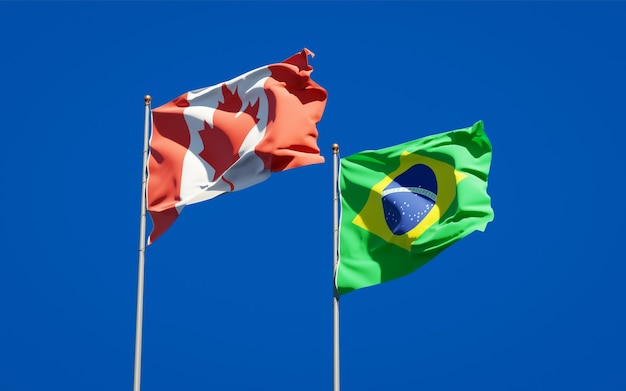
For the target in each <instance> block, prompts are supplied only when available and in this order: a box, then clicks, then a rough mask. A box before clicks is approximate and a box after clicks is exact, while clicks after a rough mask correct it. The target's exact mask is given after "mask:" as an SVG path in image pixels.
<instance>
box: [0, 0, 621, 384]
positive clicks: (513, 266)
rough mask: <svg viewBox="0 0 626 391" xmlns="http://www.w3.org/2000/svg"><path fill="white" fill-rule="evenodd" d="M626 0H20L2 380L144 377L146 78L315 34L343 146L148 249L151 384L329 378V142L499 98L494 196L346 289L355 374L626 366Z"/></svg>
mask: <svg viewBox="0 0 626 391" xmlns="http://www.w3.org/2000/svg"><path fill="white" fill-rule="evenodd" d="M625 17H626V3H624V2H608V1H607V2H440V3H439V2H384V3H383V2H352V1H345V2H298V3H291V2H260V1H259V2H228V3H227V2H181V3H173V2H147V1H146V2H1V3H0V37H1V38H0V50H1V52H2V58H3V60H2V67H1V70H2V72H0V86H1V87H2V92H3V93H2V95H1V96H0V113H1V115H2V128H1V131H2V139H3V142H2V146H3V148H2V154H0V181H1V185H0V189H1V191H0V201H1V202H2V204H3V205H4V208H2V210H1V212H0V233H1V235H0V314H1V315H0V389H1V390H7V391H17V390H20V391H21V390H57V389H58V390H67V391H71V390H121V389H132V379H133V357H134V356H133V355H134V335H135V304H136V302H135V300H136V289H137V249H138V239H139V237H138V236H139V207H140V189H141V182H140V181H141V153H142V143H143V135H142V132H143V109H144V106H143V97H144V95H145V94H150V95H151V96H152V98H153V103H154V105H153V107H156V106H158V105H161V104H164V103H166V102H167V101H169V100H171V99H173V98H175V97H177V96H178V95H180V94H182V93H184V92H186V91H188V90H191V89H196V88H200V87H205V86H209V85H213V84H216V83H219V82H222V81H225V80H229V79H231V78H233V77H235V76H237V75H239V74H241V73H244V72H246V71H248V70H251V69H254V68H256V67H259V66H262V65H266V64H270V63H275V62H279V61H281V60H283V59H286V58H287V57H289V56H291V55H292V54H294V53H296V52H298V51H300V50H301V49H302V48H304V47H306V48H308V49H310V50H312V51H313V52H314V53H315V54H316V56H315V58H313V59H311V61H310V62H311V64H312V66H313V67H314V71H313V74H312V76H313V79H314V80H315V81H316V82H318V83H319V84H321V85H322V86H323V87H325V88H326V89H327V91H328V94H329V98H328V103H327V106H326V110H325V112H324V116H323V118H322V120H321V122H320V123H319V124H318V130H319V133H320V136H319V140H318V141H319V146H320V148H321V150H322V154H323V155H324V156H325V157H326V163H325V164H321V165H314V166H307V167H302V168H298V169H294V170H291V171H287V172H282V173H277V174H275V175H273V176H272V177H271V178H270V179H269V180H267V181H266V182H263V183H261V184H259V185H257V186H255V187H252V188H249V189H246V190H244V191H241V192H237V193H232V194H227V195H225V196H223V197H218V198H217V199H215V200H211V201H208V202H205V203H202V204H197V205H192V206H189V207H187V208H186V209H185V210H184V212H183V213H182V215H181V216H180V218H179V219H178V220H177V221H176V223H175V224H174V225H173V226H172V228H170V230H168V231H167V232H166V234H164V235H163V236H162V237H161V238H159V240H158V241H157V242H155V244H154V245H152V246H150V247H149V248H148V251H147V253H146V285H145V304H144V305H145V306H144V339H143V347H144V348H143V371H142V390H147V391H149V390H176V389H187V390H209V389H210V390H273V391H278V390H289V391H292V390H301V391H306V390H314V391H318V390H325V389H331V387H332V236H331V235H332V164H331V163H332V152H331V145H332V143H335V142H336V143H338V144H339V145H340V148H341V150H340V153H341V155H342V156H347V155H350V154H352V153H356V152H359V151H361V150H364V149H378V148H383V147H387V146H390V145H395V144H399V143H402V142H405V141H409V140H412V139H415V138H419V137H422V136H426V135H429V134H433V133H439V132H443V131H447V130H452V129H458V128H463V127H467V126H471V125H472V124H473V123H474V122H476V121H477V120H483V121H484V123H485V129H486V132H487V134H488V135H489V137H490V139H491V142H492V144H493V149H494V152H493V161H492V169H491V175H490V179H489V188H488V191H489V194H490V195H491V197H492V205H493V208H494V211H495V220H494V221H493V222H492V223H490V224H489V225H488V227H487V229H486V231H485V232H484V233H480V232H477V233H474V234H471V235H470V236H468V237H466V238H464V239H462V240H461V241H459V242H458V243H456V244H454V245H453V246H452V247H450V248H449V249H447V250H446V251H445V252H443V253H442V254H441V255H439V256H438V257H437V258H436V259H434V260H433V261H431V262H430V263H428V264H427V265H426V266H424V267H423V268H421V269H419V270H417V271H416V272H414V273H412V274H410V275H408V276H406V277H403V278H400V279H398V280H394V281H391V282H387V283H385V284H382V285H378V286H374V287H371V288H366V289H362V290H359V291H355V292H352V293H350V294H348V295H345V296H344V297H342V300H341V379H342V390H345V391H350V390H354V391H369V390H455V391H456V390H481V391H487V390H494V391H496V390H497V391H500V390H624V389H626V373H625V372H624V368H625V367H626V336H625V334H624V330H625V328H626V313H625V312H624V304H625V299H626V284H624V277H625V276H626V266H625V265H624V261H626V251H625V250H624V247H623V246H622V243H623V240H624V239H623V237H624V234H625V233H626V231H625V229H624V221H626V211H625V208H624V206H623V204H622V195H623V194H624V192H623V189H624V184H623V180H622V179H621V178H622V176H623V156H624V151H623V146H624V144H625V141H626V136H625V134H626V126H625V125H624V124H625V121H624V119H623V117H624V109H625V108H626V94H625V93H624V91H625V90H626V73H625V72H624V70H625V69H626V51H624V37H625V36H626V24H624V18H625Z"/></svg>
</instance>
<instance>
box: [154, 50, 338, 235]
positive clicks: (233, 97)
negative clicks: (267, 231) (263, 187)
mask: <svg viewBox="0 0 626 391" xmlns="http://www.w3.org/2000/svg"><path fill="white" fill-rule="evenodd" d="M308 55H311V56H314V54H313V53H312V52H310V51H309V50H308V49H303V50H302V51H301V52H300V53H297V54H295V55H294V56H292V57H290V58H288V59H287V60H285V61H283V62H281V63H279V64H272V65H268V66H264V67H261V68H257V69H255V70H253V71H250V72H248V73H245V74H243V75H241V76H239V77H236V78H234V79H232V80H230V81H227V82H224V83H221V84H218V85H214V86H211V87H206V88H202V89H198V90H194V91H190V92H187V93H185V94H183V95H181V96H179V97H178V98H176V99H174V100H173V101H171V102H169V103H166V104H164V105H163V106H160V107H158V108H155V109H153V110H152V136H151V138H150V158H149V162H148V190H147V201H148V211H149V212H150V216H151V217H152V221H153V225H154V227H153V230H152V233H151V234H150V236H149V237H148V244H151V243H152V242H154V241H155V240H156V239H157V238H158V237H159V236H161V234H163V232H165V231H166V230H167V229H168V228H169V227H170V226H171V225H172V223H174V221H175V220H176V218H177V217H178V215H179V214H180V212H181V211H182V209H183V208H184V207H185V206H186V205H190V204H195V203H198V202H201V201H206V200H209V199H212V198H215V197H217V196H219V195H221V194H224V193H227V192H231V191H237V190H241V189H245V188H246V187H249V186H252V185H255V184H257V183H259V182H262V181H264V180H266V179H267V178H268V177H269V176H270V173H272V172H277V171H283V170H287V169H290V168H295V167H300V166H305V165H309V164H316V163H323V162H324V158H323V157H322V156H320V151H319V148H318V146H317V128H316V124H317V123H318V122H319V121H320V119H321V117H322V113H323V112H324V107H325V106H326V100H327V97H328V94H327V92H326V90H325V89H324V88H322V87H321V86H320V85H318V84H317V83H315V82H314V81H313V80H311V77H310V75H311V72H312V71H313V68H312V67H311V66H310V65H309V64H308Z"/></svg>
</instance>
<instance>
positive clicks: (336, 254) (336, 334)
mask: <svg viewBox="0 0 626 391" xmlns="http://www.w3.org/2000/svg"><path fill="white" fill-rule="evenodd" d="M338 172H339V145H338V144H333V194H334V199H333V257H334V260H333V270H334V273H333V276H335V281H336V276H337V264H338V261H339V248H338V239H339V195H338V192H339V189H338V186H339V184H338V183H337V177H338ZM333 285H335V287H334V294H333V363H334V366H333V373H334V382H333V383H334V388H333V389H334V391H339V292H337V286H336V283H335V282H333Z"/></svg>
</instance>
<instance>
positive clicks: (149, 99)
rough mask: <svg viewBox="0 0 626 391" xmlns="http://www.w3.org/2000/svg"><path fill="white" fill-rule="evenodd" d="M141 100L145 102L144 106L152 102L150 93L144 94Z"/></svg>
mask: <svg viewBox="0 0 626 391" xmlns="http://www.w3.org/2000/svg"><path fill="white" fill-rule="evenodd" d="M143 101H144V102H146V106H147V105H149V104H150V102H152V97H151V96H150V95H146V96H144V97H143Z"/></svg>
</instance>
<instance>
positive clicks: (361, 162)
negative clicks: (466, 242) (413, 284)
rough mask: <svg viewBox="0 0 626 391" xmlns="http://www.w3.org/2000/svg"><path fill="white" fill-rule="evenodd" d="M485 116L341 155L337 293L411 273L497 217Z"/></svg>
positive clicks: (481, 229)
mask: <svg viewBox="0 0 626 391" xmlns="http://www.w3.org/2000/svg"><path fill="white" fill-rule="evenodd" d="M490 165H491V143H490V142H489V139H488V138H487V136H486V135H485V133H484V130H483V122H482V121H478V122H476V123H475V124H474V126H472V127H469V128H464V129H458V130H453V131H450V132H446V133H440V134H436V135H432V136H428V137H424V138H421V139H417V140H414V141H409V142H407V143H404V144H400V145H396V146H393V147H389V148H384V149H379V150H376V151H363V152H360V153H357V154H354V155H352V156H349V157H346V158H343V159H341V169H340V174H339V188H340V192H341V222H340V226H339V263H338V266H337V270H336V274H335V286H336V288H337V290H338V293H339V294H344V293H348V292H350V291H353V290H355V289H359V288H364V287H368V286H371V285H376V284H380V283H382V282H385V281H389V280H392V279H394V278H398V277H401V276H404V275H406V274H409V273H411V272H413V271H414V270H416V269H417V268H419V267H421V266H422V265H424V264H425V263H426V262H428V261H430V260H431V259H433V258H434V257H435V256H436V255H437V254H439V253H440V252H441V251H443V250H444V249H446V248H447V247H448V246H450V245H451V244H452V243H454V242H456V241H457V240H459V239H461V238H463V237H465V236H467V235H468V234H470V233H471V232H473V231H475V230H480V231H484V230H485V227H486V226H487V223H489V222H490V221H492V220H493V209H492V208H491V198H490V197H489V195H488V194H487V176H488V174H489V167H490Z"/></svg>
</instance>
